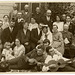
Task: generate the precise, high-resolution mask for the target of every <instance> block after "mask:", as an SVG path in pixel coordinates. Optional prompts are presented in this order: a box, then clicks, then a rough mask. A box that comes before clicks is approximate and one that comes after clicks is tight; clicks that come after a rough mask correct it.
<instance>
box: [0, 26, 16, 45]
mask: <svg viewBox="0 0 75 75" xmlns="http://www.w3.org/2000/svg"><path fill="white" fill-rule="evenodd" d="M16 35H17V31H16V28H15V27H14V28H13V31H12V32H11V31H10V29H9V27H8V28H6V29H4V30H3V32H2V36H1V39H2V43H3V44H4V43H5V42H7V41H9V42H11V43H12V42H14V41H15V38H16Z"/></svg>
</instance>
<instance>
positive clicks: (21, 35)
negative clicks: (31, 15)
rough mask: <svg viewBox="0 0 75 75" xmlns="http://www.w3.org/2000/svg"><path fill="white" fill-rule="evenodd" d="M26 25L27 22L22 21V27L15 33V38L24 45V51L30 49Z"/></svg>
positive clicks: (28, 32)
mask: <svg viewBox="0 0 75 75" xmlns="http://www.w3.org/2000/svg"><path fill="white" fill-rule="evenodd" d="M28 25H29V23H28V22H24V23H23V29H21V30H20V31H19V32H18V34H17V38H18V39H19V40H20V41H21V43H22V44H23V45H24V46H25V49H26V52H25V53H28V52H29V51H30V31H29V30H28Z"/></svg>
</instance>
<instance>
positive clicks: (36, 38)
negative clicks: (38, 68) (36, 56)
mask: <svg viewBox="0 0 75 75" xmlns="http://www.w3.org/2000/svg"><path fill="white" fill-rule="evenodd" d="M0 22H1V24H2V21H0ZM17 27H18V26H16V25H15V21H14V20H11V21H10V25H9V27H7V28H6V29H4V30H3V31H2V33H1V40H2V44H4V43H5V42H7V41H9V42H10V43H11V45H12V48H13V47H14V41H15V39H16V38H18V39H19V40H20V42H21V44H23V45H24V47H25V49H26V52H25V53H28V52H30V51H31V50H33V49H34V48H35V47H36V46H37V45H38V44H40V43H42V42H43V41H44V39H48V40H49V41H50V45H51V46H52V47H54V48H56V49H57V50H58V51H59V52H60V53H62V55H64V44H65V42H66V39H67V41H68V42H67V43H70V45H71V44H72V45H73V46H71V48H73V52H72V50H71V52H72V53H75V52H74V42H73V40H74V38H73V34H72V33H71V32H69V31H68V30H69V27H68V25H64V29H63V31H62V32H59V31H58V26H57V25H53V29H52V32H51V31H50V29H49V27H48V25H44V24H42V23H41V24H38V25H37V27H36V28H34V27H33V28H32V30H31V31H30V30H29V23H28V22H23V28H22V29H20V30H18V29H17ZM65 31H67V32H65ZM67 33H68V34H67ZM68 47H70V46H68ZM65 52H66V50H65ZM68 52H69V51H68ZM73 56H74V54H73Z"/></svg>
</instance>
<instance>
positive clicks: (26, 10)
mask: <svg viewBox="0 0 75 75" xmlns="http://www.w3.org/2000/svg"><path fill="white" fill-rule="evenodd" d="M22 16H23V18H24V20H25V21H27V22H30V18H31V14H30V12H29V5H25V6H24V10H23V11H22Z"/></svg>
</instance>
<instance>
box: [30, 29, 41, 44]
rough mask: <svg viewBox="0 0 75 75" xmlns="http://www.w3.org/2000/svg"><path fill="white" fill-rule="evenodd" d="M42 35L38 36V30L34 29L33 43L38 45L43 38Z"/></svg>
mask: <svg viewBox="0 0 75 75" xmlns="http://www.w3.org/2000/svg"><path fill="white" fill-rule="evenodd" d="M41 35H42V31H41V32H40V34H39V35H38V30H37V28H36V29H33V30H32V31H31V42H32V43H35V44H37V42H38V40H40V38H41Z"/></svg>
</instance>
